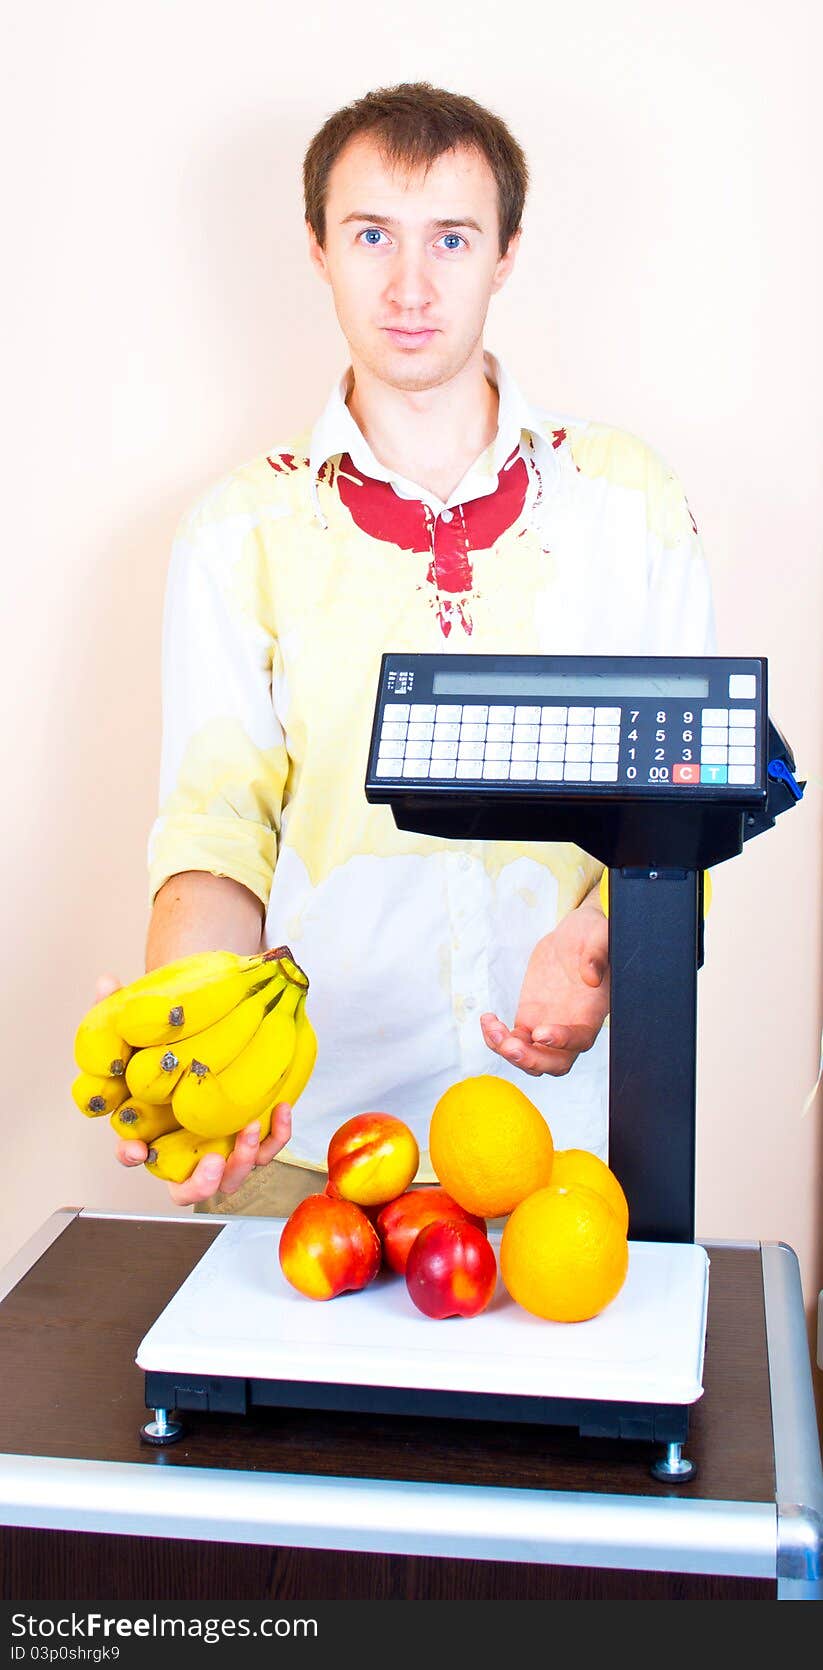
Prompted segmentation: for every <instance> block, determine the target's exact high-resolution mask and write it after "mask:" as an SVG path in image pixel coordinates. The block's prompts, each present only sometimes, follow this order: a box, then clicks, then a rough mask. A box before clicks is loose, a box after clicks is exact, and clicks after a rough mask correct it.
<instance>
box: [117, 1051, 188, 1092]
mask: <svg viewBox="0 0 823 1670" xmlns="http://www.w3.org/2000/svg"><path fill="white" fill-rule="evenodd" d="M186 1065H187V1063H186V1062H185V1061H184V1060H183V1059H182V1057H181V1056H179V1055H178V1054H177V1053H176V1051H175V1050H173V1049H172V1047H171V1045H170V1044H154V1045H151V1046H149V1045H148V1044H147V1045H146V1047H145V1049H142V1050H135V1052H134V1055H133V1056H132V1058H131V1060H130V1062H129V1064H128V1066H127V1068H126V1084H127V1085H128V1087H129V1095H130V1096H136V1097H137V1100H138V1101H139V1102H150V1103H151V1104H152V1106H154V1107H159V1106H160V1104H161V1103H162V1102H170V1101H171V1094H172V1091H173V1089H174V1087H175V1085H176V1084H177V1082H178V1080H179V1079H181V1078H182V1077H183V1074H184V1073H185V1071H186Z"/></svg>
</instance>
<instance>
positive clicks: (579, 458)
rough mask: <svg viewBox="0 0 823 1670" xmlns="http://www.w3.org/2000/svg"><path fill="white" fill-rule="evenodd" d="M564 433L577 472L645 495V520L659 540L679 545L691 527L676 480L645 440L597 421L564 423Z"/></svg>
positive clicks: (666, 543)
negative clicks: (565, 433) (577, 424)
mask: <svg viewBox="0 0 823 1670" xmlns="http://www.w3.org/2000/svg"><path fill="white" fill-rule="evenodd" d="M568 439H569V446H570V448H571V454H572V457H573V459H574V462H575V464H576V465H577V468H578V470H579V471H580V473H581V475H584V476H587V477H589V479H590V480H592V481H594V480H597V479H600V478H604V479H605V480H606V481H608V482H609V483H610V484H611V485H612V486H614V487H627V488H629V489H631V490H633V491H635V492H639V493H643V494H644V495H645V501H646V525H647V527H648V529H649V532H650V533H653V534H656V536H657V538H658V539H659V540H660V542H661V544H662V545H664V546H667V547H668V546H673V545H679V544H680V542H681V540H683V539H686V538H687V537H689V536H690V535H692V534H693V533H694V525H693V523H692V521H691V518H690V515H689V509H688V505H687V504H686V500H685V498H684V494H683V488H682V486H681V484H680V482H679V481H678V479H677V477H676V476H675V475H674V474H673V473H672V471H671V470H670V469H668V467H667V465H666V464H664V462H663V460H662V458H660V457H659V456H658V454H657V453H656V452H654V451H653V449H652V448H651V447H649V446H647V445H646V443H645V441H641V440H639V439H638V438H637V436H635V435H628V434H626V433H625V431H624V430H622V429H612V428H610V427H609V426H608V425H606V424H597V423H591V424H587V425H586V427H585V428H582V429H579V428H575V427H574V426H573V425H569V428H568Z"/></svg>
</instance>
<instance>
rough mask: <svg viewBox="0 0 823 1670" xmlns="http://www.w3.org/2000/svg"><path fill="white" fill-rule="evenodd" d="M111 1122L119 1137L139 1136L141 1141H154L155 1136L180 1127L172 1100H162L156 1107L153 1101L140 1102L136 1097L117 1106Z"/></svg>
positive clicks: (127, 1099)
mask: <svg viewBox="0 0 823 1670" xmlns="http://www.w3.org/2000/svg"><path fill="white" fill-rule="evenodd" d="M109 1124H110V1126H111V1128H112V1130H113V1131H116V1132H117V1135H118V1136H119V1137H138V1138H139V1140H140V1141H141V1142H153V1141H154V1139H155V1137H164V1136H166V1135H167V1134H168V1132H169V1131H179V1129H180V1126H179V1125H178V1123H177V1120H176V1119H175V1117H174V1113H173V1111H172V1105H171V1102H161V1103H159V1104H158V1105H157V1106H156V1107H155V1106H154V1105H153V1104H152V1103H151V1102H138V1100H137V1098H136V1097H127V1098H126V1100H125V1102H123V1103H121V1105H120V1107H119V1108H115V1110H114V1113H113V1114H112V1115H111V1117H110V1118H109Z"/></svg>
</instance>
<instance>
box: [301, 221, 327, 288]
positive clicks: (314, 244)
mask: <svg viewBox="0 0 823 1670" xmlns="http://www.w3.org/2000/svg"><path fill="white" fill-rule="evenodd" d="M306 231H307V233H308V238H309V260H310V262H311V264H312V266H313V267H314V270H315V272H316V273H318V274H319V276H320V277H321V278H322V280H323V282H324V284H330V283H331V280H330V278H329V269H328V267H327V265H326V252H325V250H324V248H323V245H322V244H320V243H318V241H317V234H316V232H315V230H314V227H313V226H310V225H309V222H308V221H306Z"/></svg>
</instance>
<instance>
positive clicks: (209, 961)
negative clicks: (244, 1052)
mask: <svg viewBox="0 0 823 1670" xmlns="http://www.w3.org/2000/svg"><path fill="white" fill-rule="evenodd" d="M264 956H265V953H262V952H258V953H257V954H256V955H255V956H253V957H238V956H237V955H236V953H235V952H233V951H204V952H199V953H197V955H195V956H192V957H184V958H183V959H182V960H181V961H180V962H179V963H177V964H176V965H175V964H173V963H171V964H169V965H167V967H166V968H165V969H163V968H157V969H152V971H151V973H149V974H144V975H141V976H140V978H139V979H138V980H133V981H132V983H131V985H129V986H126V987H124V988H123V990H122V994H121V996H122V1001H121V1006H120V1010H119V1020H118V1024H119V1026H120V1030H121V1032H122V1034H123V1037H124V1038H125V1039H126V1040H127V1041H128V1043H130V1044H134V1045H135V1046H136V1048H138V1049H142V1048H145V1047H147V1046H151V1045H153V1044H170V1043H174V1042H175V1041H176V1040H177V1039H179V1038H186V1037H188V1036H189V1034H190V1033H192V1032H202V1030H203V1028H204V1027H206V1026H210V1025H211V1023H212V1021H216V1020H218V1019H219V1017H220V1015H225V1013H226V1011H227V1010H228V1009H231V1008H232V1007H233V1005H234V1004H235V1003H236V1002H237V1000H238V997H239V996H241V995H242V979H243V976H244V974H246V972H247V971H248V970H250V969H254V968H258V967H259V966H260V964H261V963H262V962H263V961H264Z"/></svg>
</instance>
